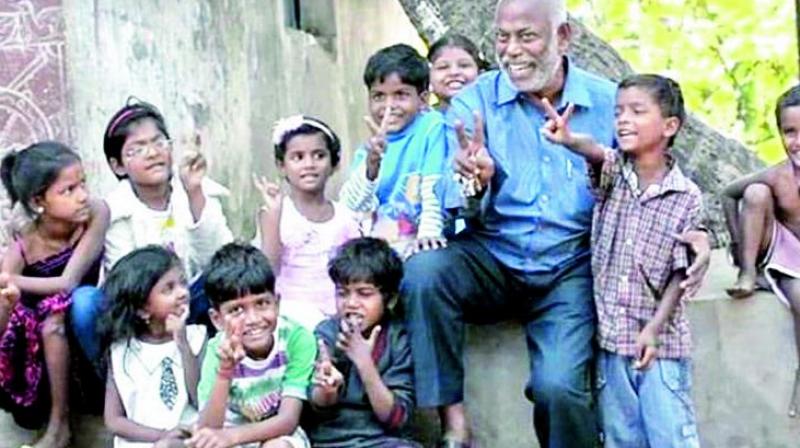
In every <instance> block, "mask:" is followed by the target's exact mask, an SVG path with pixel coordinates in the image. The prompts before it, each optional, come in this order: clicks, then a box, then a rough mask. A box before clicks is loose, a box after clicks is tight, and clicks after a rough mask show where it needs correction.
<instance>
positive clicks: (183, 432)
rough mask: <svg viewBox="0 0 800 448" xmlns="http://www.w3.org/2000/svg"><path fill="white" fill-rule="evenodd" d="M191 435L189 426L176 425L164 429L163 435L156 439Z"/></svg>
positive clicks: (184, 437)
mask: <svg viewBox="0 0 800 448" xmlns="http://www.w3.org/2000/svg"><path fill="white" fill-rule="evenodd" d="M191 436H192V431H191V429H190V428H188V427H186V426H181V425H178V426H176V427H174V428H172V429H170V430H169V431H164V432H163V435H162V436H161V438H160V439H158V440H159V441H161V440H176V439H188V438H189V437H191Z"/></svg>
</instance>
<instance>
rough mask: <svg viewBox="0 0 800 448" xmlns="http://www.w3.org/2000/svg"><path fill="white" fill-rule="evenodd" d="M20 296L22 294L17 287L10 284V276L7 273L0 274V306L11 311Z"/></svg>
mask: <svg viewBox="0 0 800 448" xmlns="http://www.w3.org/2000/svg"><path fill="white" fill-rule="evenodd" d="M21 295H22V293H21V292H20V290H19V288H18V287H17V285H15V284H13V283H11V275H9V274H8V273H7V272H2V273H0V305H2V306H3V307H6V308H8V309H11V308H13V307H14V305H15V304H16V303H17V301H18V300H19V298H20V296H21Z"/></svg>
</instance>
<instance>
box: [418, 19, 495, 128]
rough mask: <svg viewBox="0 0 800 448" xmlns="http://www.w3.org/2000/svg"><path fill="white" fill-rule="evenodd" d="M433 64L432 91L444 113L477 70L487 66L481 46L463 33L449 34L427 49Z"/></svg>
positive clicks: (477, 72) (429, 59) (475, 74)
mask: <svg viewBox="0 0 800 448" xmlns="http://www.w3.org/2000/svg"><path fill="white" fill-rule="evenodd" d="M428 62H430V65H431V91H432V92H433V93H434V94H435V95H436V98H437V99H438V100H439V102H438V103H437V105H436V108H437V109H438V110H439V111H440V112H442V113H444V112H446V111H447V108H448V107H449V106H450V99H452V98H453V97H454V96H456V94H457V93H458V92H460V91H461V89H463V88H464V86H466V85H467V84H469V83H471V82H472V81H475V78H477V77H478V74H479V73H480V72H482V71H484V70H486V69H487V68H488V64H487V63H486V61H484V60H483V58H482V57H481V55H480V51H478V47H476V46H475V44H474V43H473V42H472V41H471V40H469V39H468V38H467V37H465V36H463V35H461V34H446V35H444V36H442V37H441V38H439V39H438V40H437V41H436V42H434V43H433V45H431V48H430V49H429V50H428Z"/></svg>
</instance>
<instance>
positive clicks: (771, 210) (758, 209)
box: [722, 85, 800, 417]
mask: <svg viewBox="0 0 800 448" xmlns="http://www.w3.org/2000/svg"><path fill="white" fill-rule="evenodd" d="M775 118H776V119H777V121H778V129H779V130H780V133H781V139H782V140H783V147H784V149H785V150H786V155H787V159H786V160H785V161H783V162H781V163H779V164H777V165H774V166H771V167H769V168H766V169H764V170H761V171H759V172H757V173H754V174H750V175H748V176H745V177H743V178H741V179H738V180H737V181H735V182H733V183H732V184H730V185H728V186H727V187H726V188H725V190H723V196H722V200H723V208H724V210H725V218H726V220H727V223H728V229H729V230H730V233H731V239H732V242H731V249H732V252H733V256H734V261H735V262H736V264H737V265H738V266H739V277H738V279H737V280H736V284H735V285H733V287H731V288H729V289H728V294H730V295H731V296H732V297H734V298H743V297H747V296H749V295H751V294H752V293H753V290H754V289H755V285H756V274H757V270H756V268H757V265H759V266H762V267H763V269H764V275H765V277H766V278H767V281H768V282H769V285H770V287H771V288H772V290H773V291H774V292H775V294H776V295H777V296H778V298H779V299H780V300H781V301H782V302H783V303H784V304H786V305H787V306H789V308H790V309H791V310H792V315H793V316H794V327H795V344H796V345H797V349H798V354H800V191H799V190H800V188H798V187H799V186H800V85H798V86H794V87H792V88H791V89H789V90H788V91H786V92H785V93H784V94H783V95H781V97H780V98H779V99H778V104H777V106H776V107H775ZM799 380H800V369H798V371H797V373H796V375H795V386H794V390H793V392H792V399H791V404H790V407H789V415H790V416H792V417H794V416H796V415H797V412H798V405H799V404H800V403H798V399H797V392H798V390H797V389H798V382H800V381H799Z"/></svg>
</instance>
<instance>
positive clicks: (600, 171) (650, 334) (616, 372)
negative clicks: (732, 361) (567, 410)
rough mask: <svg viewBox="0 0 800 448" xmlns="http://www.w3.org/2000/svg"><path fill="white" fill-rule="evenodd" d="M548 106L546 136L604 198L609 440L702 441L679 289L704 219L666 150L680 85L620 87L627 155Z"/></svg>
mask: <svg viewBox="0 0 800 448" xmlns="http://www.w3.org/2000/svg"><path fill="white" fill-rule="evenodd" d="M545 107H546V109H547V113H548V117H549V120H548V121H547V122H546V123H545V126H544V128H543V129H542V133H543V134H544V135H545V136H546V137H547V138H548V139H550V140H552V141H554V142H556V143H560V144H563V145H565V146H567V147H568V148H570V149H571V150H573V151H575V152H577V153H579V154H582V155H583V156H584V157H586V159H587V161H588V162H589V164H590V176H591V178H592V186H593V188H594V190H595V193H596V198H597V203H596V204H595V208H594V216H593V222H592V241H591V242H592V274H593V276H594V299H595V305H596V307H597V315H598V320H599V326H598V342H599V345H600V348H601V350H600V354H599V359H598V370H597V374H598V375H597V378H598V389H599V390H598V394H599V402H600V412H601V420H602V425H603V432H604V434H605V446H606V447H632V446H636V447H648V446H650V447H696V446H699V441H698V437H697V429H696V423H695V414H694V408H693V405H692V400H691V393H690V389H691V361H690V353H691V336H690V334H689V324H688V321H687V319H686V315H685V300H684V292H683V290H682V289H681V288H680V286H679V285H680V282H681V281H682V280H683V279H685V278H686V268H687V267H688V266H689V265H690V263H689V254H688V252H687V248H686V247H685V246H684V245H683V244H682V243H681V242H680V241H679V240H678V239H677V238H676V235H677V234H680V233H682V232H683V231H685V230H689V229H696V228H698V227H699V219H700V207H701V194H700V190H699V189H698V187H697V186H696V185H695V184H694V183H693V182H692V181H691V180H689V179H688V178H687V177H685V176H684V175H683V173H682V172H681V170H680V168H679V167H678V166H677V164H676V163H675V161H674V159H673V158H672V156H671V155H670V153H669V148H670V147H671V146H672V142H673V140H674V138H675V135H676V134H677V132H678V130H679V129H680V127H681V125H682V123H683V121H684V119H685V111H684V106H683V97H682V95H681V91H680V87H679V86H678V84H677V83H676V82H675V81H673V80H671V79H668V78H665V77H661V76H658V75H634V76H632V77H629V78H627V79H625V80H623V81H622V82H621V83H620V85H619V90H618V92H617V105H616V108H615V114H614V115H615V117H616V120H615V126H616V138H617V141H618V143H619V147H620V149H621V152H617V151H615V150H612V149H610V148H605V147H602V146H600V145H598V144H596V143H595V142H594V141H593V140H592V138H591V137H590V136H588V135H583V134H572V133H570V131H569V127H568V126H567V121H568V119H569V116H570V114H571V113H572V110H573V106H571V105H570V106H569V107H567V108H566V110H565V111H564V113H563V114H561V115H559V114H558V113H557V112H556V111H555V110H554V109H553V108H552V107H551V106H550V105H549V103H548V104H546V105H545Z"/></svg>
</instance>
